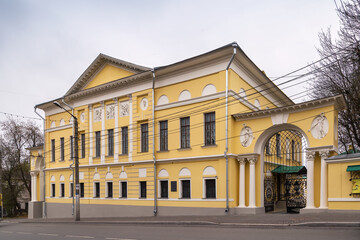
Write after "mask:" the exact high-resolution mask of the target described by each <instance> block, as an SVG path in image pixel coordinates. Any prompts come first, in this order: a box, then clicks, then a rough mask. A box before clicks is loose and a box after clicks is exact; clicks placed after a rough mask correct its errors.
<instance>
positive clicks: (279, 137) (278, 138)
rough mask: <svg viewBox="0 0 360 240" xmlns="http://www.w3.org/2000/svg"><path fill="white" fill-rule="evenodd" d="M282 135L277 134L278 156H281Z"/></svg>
mask: <svg viewBox="0 0 360 240" xmlns="http://www.w3.org/2000/svg"><path fill="white" fill-rule="evenodd" d="M280 144H281V136H280V134H278V133H277V134H276V156H277V157H281V145H280Z"/></svg>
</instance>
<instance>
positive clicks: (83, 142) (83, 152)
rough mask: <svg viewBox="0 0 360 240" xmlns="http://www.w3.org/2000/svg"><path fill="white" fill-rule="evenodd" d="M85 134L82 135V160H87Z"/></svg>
mask: <svg viewBox="0 0 360 240" xmlns="http://www.w3.org/2000/svg"><path fill="white" fill-rule="evenodd" d="M85 151H86V149H85V133H82V134H81V158H85Z"/></svg>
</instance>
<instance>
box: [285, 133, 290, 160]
mask: <svg viewBox="0 0 360 240" xmlns="http://www.w3.org/2000/svg"><path fill="white" fill-rule="evenodd" d="M285 144H286V149H285V150H286V159H289V160H290V139H288V138H286V140H285Z"/></svg>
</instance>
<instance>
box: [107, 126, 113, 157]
mask: <svg viewBox="0 0 360 240" xmlns="http://www.w3.org/2000/svg"><path fill="white" fill-rule="evenodd" d="M113 155H114V129H109V130H108V156H113Z"/></svg>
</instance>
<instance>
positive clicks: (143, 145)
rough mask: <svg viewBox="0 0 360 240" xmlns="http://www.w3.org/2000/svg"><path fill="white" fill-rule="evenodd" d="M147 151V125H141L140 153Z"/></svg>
mask: <svg viewBox="0 0 360 240" xmlns="http://www.w3.org/2000/svg"><path fill="white" fill-rule="evenodd" d="M148 151H149V134H148V124H147V123H144V124H141V152H148Z"/></svg>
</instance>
